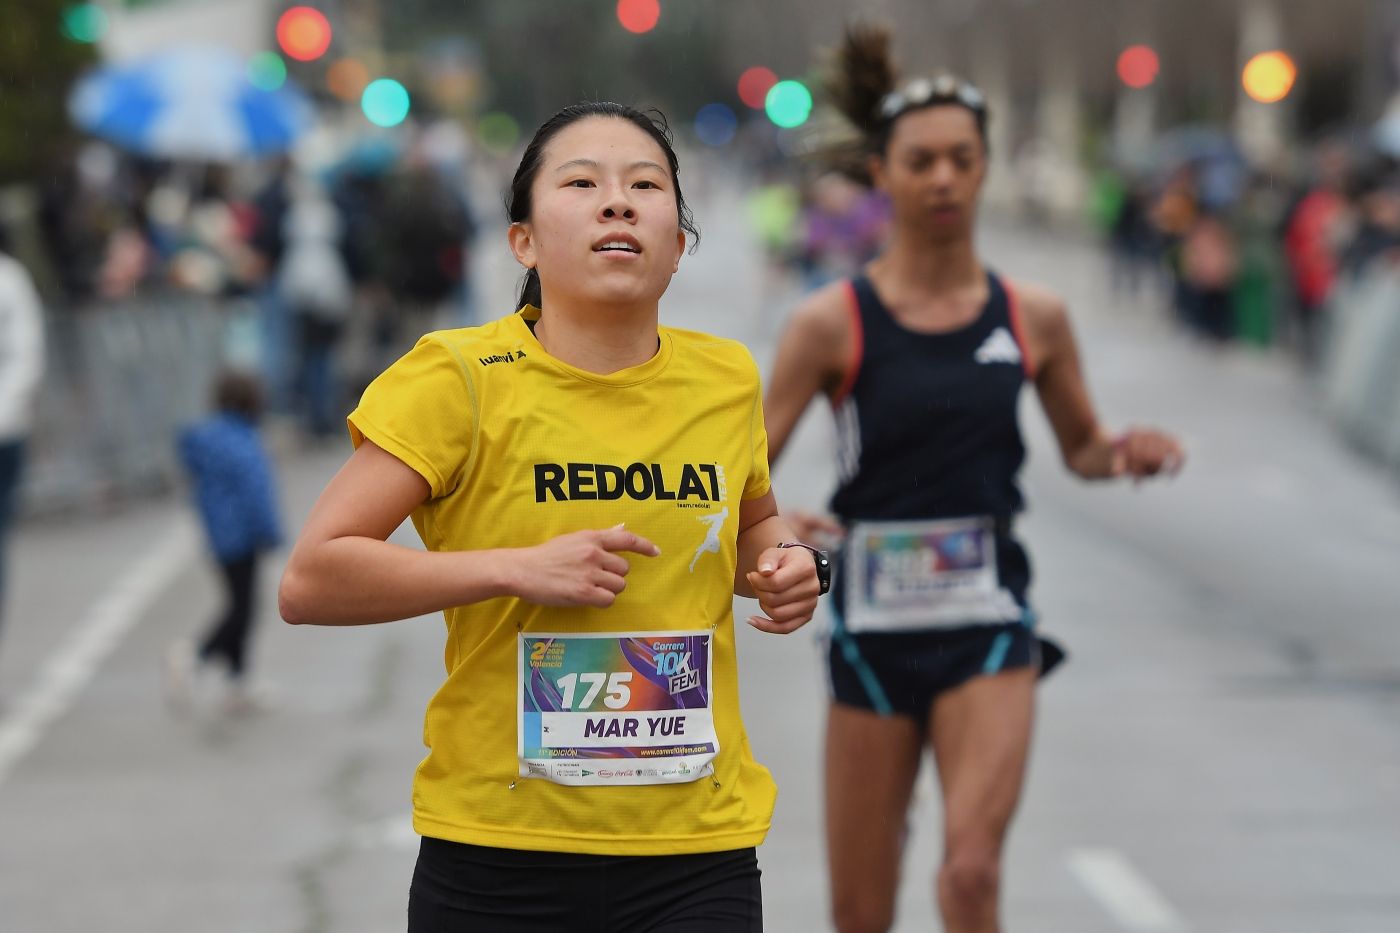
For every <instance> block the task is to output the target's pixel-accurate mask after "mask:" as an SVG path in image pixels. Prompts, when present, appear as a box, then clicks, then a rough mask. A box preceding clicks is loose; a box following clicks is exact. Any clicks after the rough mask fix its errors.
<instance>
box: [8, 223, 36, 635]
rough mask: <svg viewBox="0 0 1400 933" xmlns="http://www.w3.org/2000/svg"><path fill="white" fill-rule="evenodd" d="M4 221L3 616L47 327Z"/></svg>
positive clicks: (26, 272)
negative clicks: (12, 535) (16, 510)
mask: <svg viewBox="0 0 1400 933" xmlns="http://www.w3.org/2000/svg"><path fill="white" fill-rule="evenodd" d="M10 249H11V248H10V241H9V234H8V231H7V230H6V229H5V228H4V227H3V226H0V616H2V615H3V610H4V605H3V603H4V595H5V586H4V583H5V579H4V577H5V575H4V570H5V546H6V544H7V542H8V540H9V530H10V522H11V519H12V518H13V516H14V507H15V498H16V497H15V492H16V489H17V488H18V486H19V477H20V468H21V466H22V465H23V461H24V442H25V439H26V438H27V437H28V435H29V431H30V427H31V424H32V419H33V407H34V398H35V395H36V394H37V393H38V389H39V381H40V378H41V377H42V375H43V371H44V326H43V320H42V315H43V311H42V308H41V305H40V303H39V294H38V292H37V291H36V290H35V288H34V282H33V280H32V279H31V278H30V276H29V272H28V271H27V270H26V269H25V268H24V266H22V265H20V263H19V261H18V260H16V259H15V258H14V256H13V255H11V251H10Z"/></svg>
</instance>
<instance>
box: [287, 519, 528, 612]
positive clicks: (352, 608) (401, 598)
mask: <svg viewBox="0 0 1400 933" xmlns="http://www.w3.org/2000/svg"><path fill="white" fill-rule="evenodd" d="M511 569H512V564H511V561H510V560H509V558H508V556H507V552H505V551H501V550H486V551H441V552H434V551H421V550H417V549H415V548H407V547H402V546H400V545H397V544H391V543H389V542H387V541H380V540H378V539H375V538H366V537H343V538H333V539H331V540H329V541H324V542H320V543H317V544H315V545H309V544H307V543H306V542H303V543H302V544H301V545H299V546H298V547H297V549H296V550H295V551H294V552H293V553H292V557H291V560H290V561H289V562H288V564H287V570H286V572H285V573H284V575H283V577H282V585H281V587H280V588H279V590H278V594H277V598H278V606H279V608H280V609H281V612H282V618H284V619H286V620H287V621H288V622H291V623H293V624H297V625H303V624H304V625H366V624H370V623H374V622H390V621H394V620H397V619H410V618H413V617H414V616H420V615H427V614H429V613H433V612H440V611H442V610H444V609H447V608H450V607H452V606H464V605H468V604H470V603H476V602H481V601H482V600H486V599H492V598H494V597H498V596H507V595H511V587H510V572H511Z"/></svg>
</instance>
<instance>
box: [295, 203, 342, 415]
mask: <svg viewBox="0 0 1400 933" xmlns="http://www.w3.org/2000/svg"><path fill="white" fill-rule="evenodd" d="M344 233H345V225H344V223H343V222H342V220H341V218H340V213H339V211H338V210H337V209H336V206H335V205H334V204H333V203H332V202H331V201H330V199H328V198H327V197H326V196H325V195H324V194H323V193H322V192H321V190H320V188H319V186H317V185H316V184H315V183H314V182H311V181H309V180H308V181H307V182H306V183H305V184H304V185H298V186H296V189H295V195H294V197H293V199H292V202H291V207H290V208H289V210H288V212H287V219H286V230H285V235H286V244H285V247H284V249H283V252H282V261H281V263H280V264H279V265H278V267H277V301H278V304H280V305H281V306H282V308H283V309H285V312H286V313H287V314H289V315H290V316H291V320H292V322H293V326H294V328H295V332H296V338H297V340H296V347H297V367H296V388H297V393H296V394H297V398H298V400H299V402H300V408H301V411H302V414H303V416H304V418H305V424H306V429H307V431H308V432H309V433H310V434H311V435H312V436H313V437H318V438H324V437H330V436H332V435H338V434H339V432H340V431H341V430H343V429H344V420H343V418H344V415H345V414H347V412H348V406H344V405H342V404H341V402H342V401H343V400H344V392H343V391H342V387H341V380H340V375H339V372H338V371H337V360H336V348H337V347H338V346H339V344H340V341H341V338H342V337H343V336H344V334H345V328H346V323H347V321H348V320H349V316H350V303H351V301H352V300H353V295H352V289H351V285H350V274H349V272H348V271H347V270H346V265H345V256H344V254H343V253H342V252H341V239H342V237H343V236H344Z"/></svg>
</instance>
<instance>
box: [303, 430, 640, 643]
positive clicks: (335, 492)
mask: <svg viewBox="0 0 1400 933" xmlns="http://www.w3.org/2000/svg"><path fill="white" fill-rule="evenodd" d="M428 495H429V488H428V483H427V481H426V480H424V479H423V477H421V476H419V475H418V474H417V473H416V472H414V470H413V469H412V468H410V467H409V466H408V465H406V464H405V463H403V461H401V460H399V459H398V458H397V457H395V456H393V455H392V454H390V453H388V452H386V451H384V450H383V449H381V448H379V447H377V446H375V445H374V444H373V443H372V442H370V441H365V442H364V443H363V444H361V445H360V447H359V449H358V450H356V451H355V453H354V454H352V455H351V457H350V459H349V460H348V461H347V462H346V464H345V466H343V467H342V468H341V469H340V472H338V473H337V474H336V475H335V477H334V478H333V479H332V480H331V481H330V483H329V484H328V485H327V486H326V489H325V491H324V492H323V493H322V494H321V497H320V499H318V500H317V502H316V505H315V506H314V507H313V508H312V510H311V515H310V516H309V517H308V518H307V520H306V524H305V526H304V527H303V528H302V531H301V535H300V536H299V537H298V539H297V542H296V546H295V547H294V548H293V549H292V555H291V557H290V559H289V560H288V561H287V569H286V571H285V573H284V574H283V576H282V583H281V586H280V587H279V589H278V594H277V597H278V605H279V607H280V608H281V611H282V617H283V618H284V619H286V620H287V621H288V622H292V623H298V624H301V623H307V624H317V625H363V624H367V623H372V622H389V621H393V620H396V619H408V618H412V617H414V616H419V615H424V614H426V613H431V612H438V611H441V610H443V609H447V608H449V607H452V606H464V605H467V604H470V603H474V602H480V601H482V600H486V599H491V598H493V597H497V596H518V597H520V598H522V599H525V600H527V601H529V602H534V603H539V604H541V605H553V606H565V605H587V606H603V607H605V606H610V605H612V602H613V601H614V600H615V599H616V598H617V594H618V593H620V592H622V589H623V587H624V586H625V585H626V580H625V577H626V575H627V569H628V565H627V561H626V560H625V559H624V558H623V557H622V556H621V553H619V552H632V553H637V554H644V555H647V556H654V555H655V554H656V553H658V552H657V549H656V546H655V545H654V544H652V543H651V542H650V541H647V540H646V539H645V538H642V537H641V536H639V535H636V534H633V533H632V532H629V531H626V530H625V529H622V528H612V529H598V530H591V531H579V532H574V533H573V534H569V535H562V536H560V537H557V538H553V539H551V540H550V541H546V542H545V543H543V544H540V545H537V546H535V547H530V548H517V549H512V550H480V551H442V552H431V551H421V550H418V549H416V548H407V547H402V546H400V545H397V544H391V543H389V542H388V541H387V540H385V539H386V538H388V537H389V535H390V534H392V533H393V531H394V529H396V528H398V526H399V525H400V524H402V523H403V520H404V519H405V518H407V517H408V516H409V514H410V513H412V511H413V510H414V509H415V508H417V507H418V506H419V505H420V504H421V503H423V502H424V501H425V500H426V499H427V498H428Z"/></svg>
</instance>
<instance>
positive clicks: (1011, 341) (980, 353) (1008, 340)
mask: <svg viewBox="0 0 1400 933" xmlns="http://www.w3.org/2000/svg"><path fill="white" fill-rule="evenodd" d="M972 358H973V359H975V360H976V361H977V362H979V363H1011V364H1013V365H1016V366H1020V365H1021V348H1020V346H1019V345H1017V343H1016V338H1015V337H1013V336H1011V331H1009V330H1007V329H1006V328H1005V327H998V328H997V329H996V330H994V331H992V332H991V333H990V334H988V335H987V339H986V340H984V341H982V346H980V347H978V348H977V352H976V353H974V354H973V355H972Z"/></svg>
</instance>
